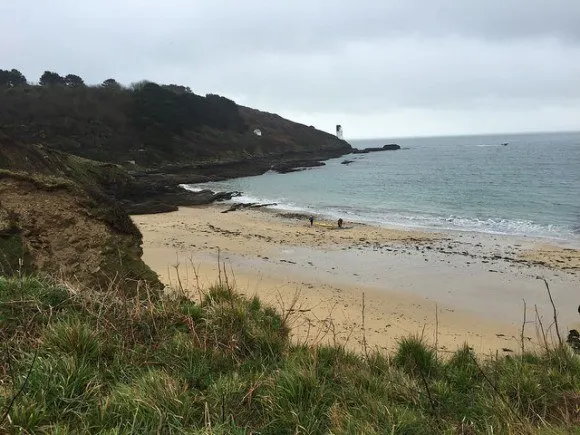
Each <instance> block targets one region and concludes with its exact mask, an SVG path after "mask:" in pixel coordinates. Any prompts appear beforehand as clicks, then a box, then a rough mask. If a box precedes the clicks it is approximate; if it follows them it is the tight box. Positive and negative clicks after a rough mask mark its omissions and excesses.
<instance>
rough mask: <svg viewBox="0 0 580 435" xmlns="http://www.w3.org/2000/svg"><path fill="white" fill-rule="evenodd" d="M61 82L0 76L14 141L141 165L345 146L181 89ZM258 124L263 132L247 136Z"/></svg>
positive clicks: (2, 121) (322, 151)
mask: <svg viewBox="0 0 580 435" xmlns="http://www.w3.org/2000/svg"><path fill="white" fill-rule="evenodd" d="M43 77H44V76H43ZM75 77H76V76H75ZM61 79H62V80H60V79H58V75H57V77H56V78H55V77H52V76H51V77H49V78H48V79H46V80H41V83H42V85H29V84H27V83H26V82H22V81H21V80H20V81H5V83H4V84H3V83H2V80H1V77H0V131H1V132H3V133H4V135H5V136H6V137H8V138H9V139H11V140H12V141H14V142H17V143H23V144H38V143H42V144H45V145H47V146H49V147H52V148H55V149H58V150H61V151H65V152H67V153H71V154H75V155H78V156H81V157H86V158H88V159H91V160H98V161H103V162H113V163H123V164H125V163H127V162H129V161H132V162H135V163H136V164H137V166H142V167H147V168H152V167H154V168H160V167H166V166H167V167H172V165H176V164H178V165H182V166H183V165H202V164H210V163H215V162H217V161H219V162H224V161H239V160H247V159H252V158H257V157H258V158H259V157H264V156H281V155H283V154H286V153H290V154H295V153H318V154H319V155H320V158H324V157H325V158H328V157H331V156H335V155H336V156H338V155H341V154H344V153H346V152H348V151H349V150H350V145H348V144H347V143H346V142H344V141H342V140H339V139H337V138H336V137H335V136H333V135H330V134H327V133H325V132H322V131H319V130H316V129H314V128H312V127H307V126H304V125H301V124H297V123H293V122H290V121H288V120H285V119H283V118H281V117H279V116H277V115H272V114H268V113H263V112H259V111H256V110H252V109H249V108H243V107H239V106H238V105H237V104H236V103H235V102H233V101H231V100H229V99H227V98H224V97H221V96H218V95H211V94H210V95H206V96H205V97H203V96H200V95H196V94H195V93H193V92H192V91H191V90H190V89H189V88H186V87H183V86H177V85H158V84H156V83H151V82H140V83H137V84H134V85H133V86H131V87H130V88H125V87H122V86H120V85H119V84H117V83H116V82H114V81H105V82H104V83H103V84H101V85H99V86H86V85H84V83H82V80H81V81H80V82H79V81H78V79H79V78H78V77H77V79H75V80H72V81H71V80H69V81H67V80H64V78H62V77H61ZM256 128H259V129H261V130H262V133H263V134H262V136H256V135H255V134H254V133H253V130H254V129H256Z"/></svg>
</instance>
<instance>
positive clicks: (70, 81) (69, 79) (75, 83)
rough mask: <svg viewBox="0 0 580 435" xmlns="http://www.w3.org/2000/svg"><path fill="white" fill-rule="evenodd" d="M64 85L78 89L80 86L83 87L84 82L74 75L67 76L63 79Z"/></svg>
mask: <svg viewBox="0 0 580 435" xmlns="http://www.w3.org/2000/svg"><path fill="white" fill-rule="evenodd" d="M64 84H65V85H67V86H68V87H69V88H80V87H81V86H84V85H85V82H84V80H83V79H82V78H81V77H79V76H77V75H76V74H68V75H67V76H66V77H65V78H64Z"/></svg>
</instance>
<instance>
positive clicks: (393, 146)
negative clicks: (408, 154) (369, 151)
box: [383, 143, 401, 151]
mask: <svg viewBox="0 0 580 435" xmlns="http://www.w3.org/2000/svg"><path fill="white" fill-rule="evenodd" d="M400 149H401V146H400V145H397V144H396V143H390V144H387V145H383V150H385V151H389V150H400Z"/></svg>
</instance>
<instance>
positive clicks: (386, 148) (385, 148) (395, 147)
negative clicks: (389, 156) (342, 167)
mask: <svg viewBox="0 0 580 435" xmlns="http://www.w3.org/2000/svg"><path fill="white" fill-rule="evenodd" d="M400 149H401V146H400V145H397V144H394V143H391V144H387V145H383V146H382V147H371V148H364V149H362V150H357V149H355V150H353V152H352V153H353V154H367V153H372V152H376V151H394V150H400Z"/></svg>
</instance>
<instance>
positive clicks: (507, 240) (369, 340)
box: [133, 204, 580, 354]
mask: <svg viewBox="0 0 580 435" xmlns="http://www.w3.org/2000/svg"><path fill="white" fill-rule="evenodd" d="M228 208H229V205H228V204H219V205H211V206H201V207H184V208H180V209H179V210H178V211H176V212H171V213H163V214H154V215H138V216H133V220H134V222H135V223H136V224H137V225H138V227H139V229H140V230H141V232H142V233H143V250H144V255H143V259H144V260H145V262H146V263H147V264H148V265H149V266H150V267H151V268H152V269H153V270H154V271H155V272H157V273H158V274H159V276H160V278H161V280H162V281H163V282H164V283H165V284H166V285H168V286H169V287H171V288H182V289H183V290H184V291H186V292H188V294H189V295H190V296H191V297H192V298H194V299H197V298H199V297H200V296H199V295H200V294H201V292H203V291H204V290H207V289H208V288H209V287H210V286H211V285H212V284H215V283H216V282H218V280H220V279H221V280H222V281H225V280H227V281H228V283H230V284H232V285H234V286H235V289H236V291H238V292H240V293H243V294H246V295H248V296H252V295H258V296H259V297H260V299H261V300H262V301H263V302H264V303H267V304H269V305H272V306H274V307H275V308H276V309H278V310H279V311H281V312H282V314H283V316H285V317H287V319H288V322H289V324H290V326H291V328H292V337H293V339H294V340H295V341H296V342H301V343H306V344H329V343H330V344H335V343H336V344H342V345H345V346H346V347H347V348H350V349H353V350H357V351H362V352H365V351H369V350H371V349H380V350H387V351H389V350H392V349H393V348H394V347H395V346H396V343H397V340H399V339H400V338H401V337H404V336H408V335H412V334H415V335H419V336H422V337H423V338H424V339H425V340H426V341H427V342H429V343H430V344H432V345H433V346H435V347H436V348H437V350H438V352H450V351H453V350H454V349H456V348H457V347H458V346H461V345H462V344H463V343H465V342H467V343H468V344H469V345H470V346H471V347H473V349H474V350H475V351H476V352H478V353H480V354H495V353H496V352H499V353H504V354H505V353H511V352H519V351H521V348H522V342H523V345H524V347H525V348H527V349H531V348H533V347H535V346H540V345H542V342H543V338H541V337H542V333H541V329H540V324H539V323H540V322H538V318H540V319H541V320H542V322H541V323H542V326H543V328H544V330H545V333H546V335H548V336H549V337H552V338H551V339H555V328H554V326H553V325H552V323H553V308H552V305H551V304H550V300H549V297H548V292H547V290H546V286H545V284H544V282H543V281H542V280H541V279H539V278H545V279H546V281H547V282H548V284H549V286H550V290H551V293H552V296H553V300H554V304H555V306H556V309H557V311H558V319H559V329H560V334H561V335H562V336H563V338H565V335H566V334H567V331H568V329H569V328H578V327H579V326H580V316H579V315H578V312H577V308H578V305H579V304H580V251H578V250H577V249H573V248H570V247H566V246H559V245H555V244H552V243H550V242H549V241H546V240H537V239H531V238H525V237H516V236H503V235H493V234H483V233H473V232H459V231H456V232H451V231H447V232H438V233H436V232H428V231H415V230H404V229H393V228H385V227H379V226H372V225H366V224H361V223H353V222H349V221H345V223H344V227H343V228H342V229H339V228H338V227H337V225H336V223H335V222H334V221H332V222H331V221H325V220H321V219H319V218H318V217H316V219H315V222H314V225H313V226H310V223H309V222H308V219H307V217H306V216H302V215H300V214H291V213H282V212H280V211H277V210H270V209H268V208H258V209H252V208H245V209H242V210H237V211H233V212H229V213H223V211H225V210H227V209H228ZM218 264H220V265H221V267H220V271H218ZM524 304H525V307H526V309H525V311H524ZM524 313H525V314H524ZM524 320H525V323H524ZM551 325H552V326H551ZM522 326H523V334H522ZM522 335H523V340H522ZM549 339H550V338H549Z"/></svg>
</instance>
